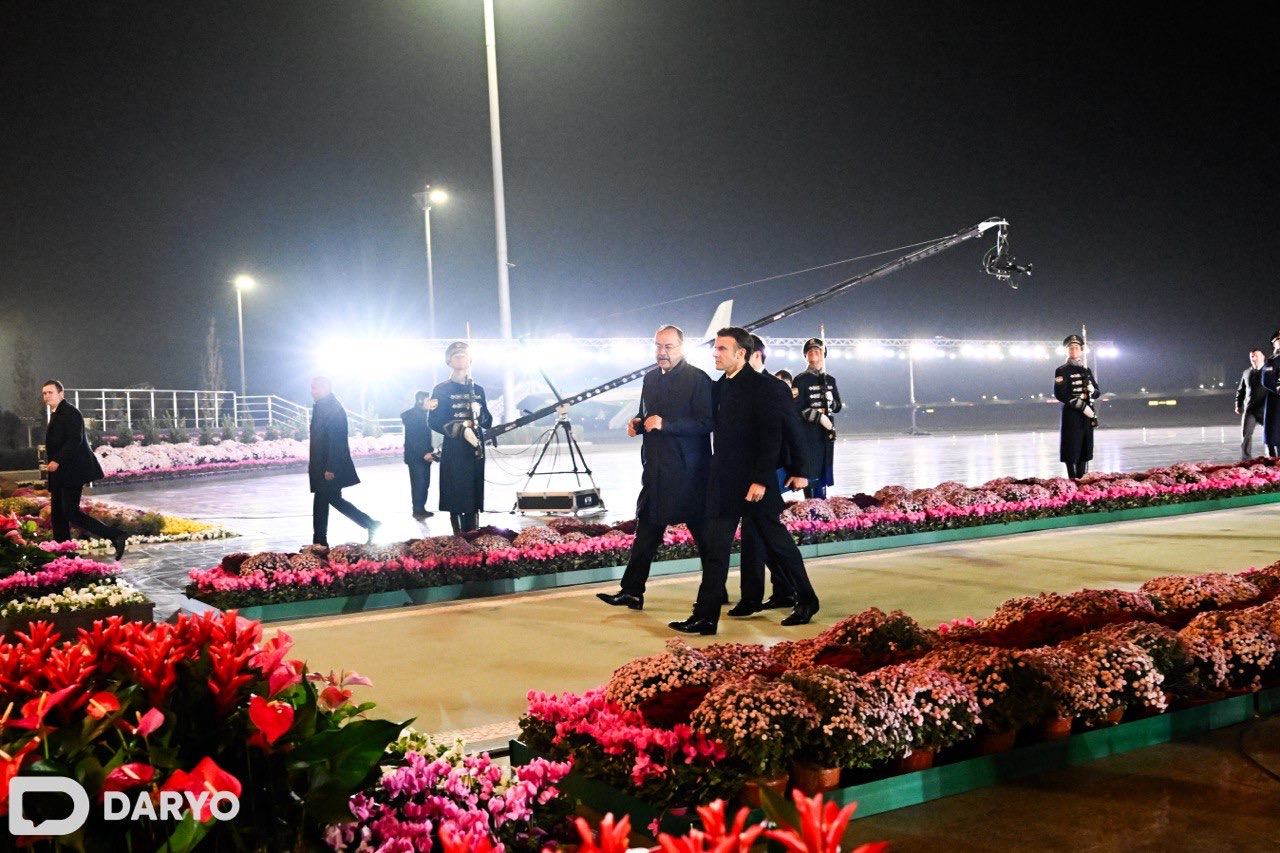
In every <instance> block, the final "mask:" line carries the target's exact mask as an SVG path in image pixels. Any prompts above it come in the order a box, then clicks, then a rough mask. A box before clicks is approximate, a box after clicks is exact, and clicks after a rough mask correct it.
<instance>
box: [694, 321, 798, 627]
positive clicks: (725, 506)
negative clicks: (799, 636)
mask: <svg viewBox="0 0 1280 853" xmlns="http://www.w3.org/2000/svg"><path fill="white" fill-rule="evenodd" d="M751 348H752V344H751V335H750V333H749V332H747V331H746V330H744V329H740V328H738V327H736V326H730V327H727V328H724V329H721V330H720V331H719V332H718V333H717V334H716V339H715V346H714V348H713V350H712V352H713V354H714V356H715V363H716V369H717V370H723V371H724V375H723V376H721V377H720V380H719V381H718V382H716V384H715V387H714V389H713V393H712V411H713V412H714V430H713V433H712V434H713V437H714V438H713V447H714V450H713V452H712V454H711V472H710V475H709V477H708V481H707V520H706V524H705V526H704V531H703V538H704V540H705V546H706V547H705V549H704V550H703V553H702V583H701V584H700V585H699V587H698V599H697V601H695V602H694V605H693V614H692V615H691V616H690V617H689V618H688V619H685V620H684V621H682V622H671V623H669V624H670V627H671V628H673V629H675V630H677V631H680V632H682V633H686V634H704V635H707V634H714V633H715V632H716V627H717V625H718V624H719V620H720V605H721V603H722V601H723V593H724V584H725V579H726V577H727V576H728V573H729V553H730V551H731V550H732V548H733V534H734V531H735V530H736V529H737V527H738V521H739V519H741V518H742V517H743V516H744V515H750V516H751V522H752V523H753V524H755V525H756V526H757V527H758V529H759V531H760V535H761V538H762V540H763V544H764V548H765V552H766V553H767V554H768V556H769V558H770V559H772V560H776V565H777V567H778V569H779V571H781V572H782V573H783V574H784V575H785V577H786V578H787V579H788V580H789V581H790V582H791V584H792V586H793V587H794V588H795V590H796V599H797V600H796V605H795V609H794V610H792V611H791V614H790V615H789V616H787V617H786V618H785V619H783V620H782V624H783V625H804V624H806V623H807V622H809V620H810V619H812V618H813V615H814V614H815V613H817V612H818V597H817V596H816V595H815V594H814V592H813V587H812V586H810V585H809V581H808V577H807V576H806V574H805V572H804V561H803V559H801V557H800V550H799V549H798V548H797V547H796V543H795V540H793V539H792V538H791V534H790V533H788V532H787V529H786V528H785V527H783V526H782V522H781V521H779V519H778V515H779V513H781V512H782V494H781V492H779V491H778V481H777V478H776V469H777V467H778V456H779V454H780V453H781V451H782V442H783V437H782V436H783V426H782V413H781V411H780V410H778V409H777V408H775V407H774V406H773V405H772V404H771V402H770V396H769V394H770V390H769V389H770V386H768V385H766V384H765V383H771V382H776V381H777V380H775V379H773V378H772V377H769V376H764V375H762V374H759V373H756V372H755V371H754V370H752V369H751V368H749V367H747V358H748V356H749V355H750V353H751Z"/></svg>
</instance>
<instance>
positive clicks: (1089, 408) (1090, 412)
mask: <svg viewBox="0 0 1280 853" xmlns="http://www.w3.org/2000/svg"><path fill="white" fill-rule="evenodd" d="M1080 413H1081V414H1082V415H1084V416H1085V417H1086V418H1096V417H1097V415H1095V414H1094V413H1093V406H1090V405H1089V404H1088V403H1086V404H1085V407H1084V408H1083V409H1081V410H1080Z"/></svg>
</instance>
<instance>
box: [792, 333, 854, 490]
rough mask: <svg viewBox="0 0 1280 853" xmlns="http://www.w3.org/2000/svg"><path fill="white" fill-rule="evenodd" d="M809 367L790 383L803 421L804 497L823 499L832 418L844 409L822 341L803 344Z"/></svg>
mask: <svg viewBox="0 0 1280 853" xmlns="http://www.w3.org/2000/svg"><path fill="white" fill-rule="evenodd" d="M804 357H805V360H806V361H807V362H809V368H808V369H807V370H805V371H804V372H803V373H801V374H800V375H799V376H797V377H796V378H795V379H794V380H792V383H791V384H792V386H793V387H794V388H795V389H796V398H795V407H796V411H797V412H798V413H799V414H800V420H802V421H803V422H804V424H803V430H804V437H805V458H806V460H807V461H808V471H807V472H806V474H807V478H808V480H809V485H808V486H807V487H806V488H805V490H804V496H805V497H806V498H825V497H826V496H827V487H828V486H830V485H833V484H834V483H835V458H836V429H835V423H834V420H833V419H834V417H835V414H836V413H837V412H839V411H840V410H841V409H842V408H844V403H842V402H841V401H840V389H839V387H837V386H836V378H835V377H834V376H832V375H831V374H829V373H827V346H826V344H824V343H823V342H822V338H809V340H807V341H805V342H804Z"/></svg>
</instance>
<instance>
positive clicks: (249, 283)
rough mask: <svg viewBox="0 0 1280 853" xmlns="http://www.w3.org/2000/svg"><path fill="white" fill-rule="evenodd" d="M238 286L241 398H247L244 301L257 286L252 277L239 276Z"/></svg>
mask: <svg viewBox="0 0 1280 853" xmlns="http://www.w3.org/2000/svg"><path fill="white" fill-rule="evenodd" d="M232 284H234V285H235V286H236V321H237V322H238V323H239V325H240V396H241V397H247V396H249V392H248V390H246V389H247V386H246V384H245V381H244V300H243V298H242V296H243V294H244V292H245V291H246V290H253V288H254V286H255V285H256V284H257V282H255V281H254V280H253V277H252V276H247V275H238V276H236V278H235V281H233V282H232Z"/></svg>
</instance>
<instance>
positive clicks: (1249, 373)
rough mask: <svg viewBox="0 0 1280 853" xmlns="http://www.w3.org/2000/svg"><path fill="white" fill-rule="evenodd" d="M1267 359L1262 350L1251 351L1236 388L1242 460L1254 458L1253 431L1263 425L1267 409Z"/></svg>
mask: <svg viewBox="0 0 1280 853" xmlns="http://www.w3.org/2000/svg"><path fill="white" fill-rule="evenodd" d="M1266 361H1267V357H1266V356H1265V355H1263V354H1262V350H1260V349H1255V350H1249V367H1247V368H1245V371H1244V373H1242V374H1240V384H1238V385H1237V386H1236V414H1237V415H1239V416H1240V458H1241V459H1252V458H1253V431H1254V429H1256V428H1257V426H1258V424H1260V423H1262V418H1263V415H1264V413H1265V411H1266V408H1267V389H1266V388H1263V387H1262V366H1263V365H1264V364H1265V363H1266Z"/></svg>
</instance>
